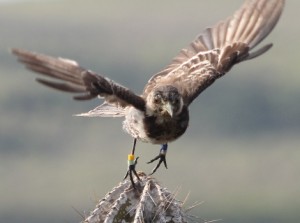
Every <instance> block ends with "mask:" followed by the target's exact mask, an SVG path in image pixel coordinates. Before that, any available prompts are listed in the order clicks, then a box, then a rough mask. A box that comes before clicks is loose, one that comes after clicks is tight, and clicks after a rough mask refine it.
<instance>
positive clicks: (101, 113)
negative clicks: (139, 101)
mask: <svg viewBox="0 0 300 223" xmlns="http://www.w3.org/2000/svg"><path fill="white" fill-rule="evenodd" d="M75 116H82V117H123V116H125V110H124V108H122V107H116V106H114V105H112V104H109V103H107V102H104V103H103V104H102V105H100V106H98V107H96V108H94V109H93V110H91V111H89V112H86V113H81V114H76V115H75Z"/></svg>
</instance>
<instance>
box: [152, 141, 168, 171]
mask: <svg viewBox="0 0 300 223" xmlns="http://www.w3.org/2000/svg"><path fill="white" fill-rule="evenodd" d="M167 149H168V144H167V143H166V144H163V145H162V147H161V148H160V151H159V155H158V156H156V157H155V158H154V159H152V160H150V161H149V162H148V163H153V162H154V161H156V160H158V159H159V161H158V163H157V165H156V167H155V168H154V169H153V170H152V172H151V173H150V175H152V174H154V173H155V172H156V170H157V169H158V168H159V166H160V164H161V163H162V162H164V165H165V167H166V169H168V166H167V161H166V155H167Z"/></svg>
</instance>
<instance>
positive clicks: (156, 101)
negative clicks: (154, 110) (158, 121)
mask: <svg viewBox="0 0 300 223" xmlns="http://www.w3.org/2000/svg"><path fill="white" fill-rule="evenodd" d="M160 100H161V96H160V95H158V94H157V95H155V96H154V100H153V101H154V103H156V104H157V103H159V102H160Z"/></svg>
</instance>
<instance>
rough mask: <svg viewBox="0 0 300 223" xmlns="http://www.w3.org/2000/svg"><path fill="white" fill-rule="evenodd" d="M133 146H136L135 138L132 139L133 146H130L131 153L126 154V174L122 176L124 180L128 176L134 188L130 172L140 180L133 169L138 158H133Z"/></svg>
mask: <svg viewBox="0 0 300 223" xmlns="http://www.w3.org/2000/svg"><path fill="white" fill-rule="evenodd" d="M135 146H136V139H134V141H133V147H132V151H131V154H129V155H128V170H127V172H126V175H125V177H124V180H125V179H126V178H127V177H128V175H129V177H130V181H131V184H132V187H133V188H134V189H135V184H134V181H133V176H132V173H133V174H134V175H135V176H136V178H137V179H138V180H140V178H139V176H138V174H137V172H136V170H135V166H136V164H137V161H138V159H139V157H137V158H135V159H134V151H135Z"/></svg>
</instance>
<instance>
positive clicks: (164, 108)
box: [147, 85, 183, 118]
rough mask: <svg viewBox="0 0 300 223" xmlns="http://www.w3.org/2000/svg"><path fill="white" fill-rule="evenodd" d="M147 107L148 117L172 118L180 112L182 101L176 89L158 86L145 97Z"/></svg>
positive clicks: (169, 86)
mask: <svg viewBox="0 0 300 223" xmlns="http://www.w3.org/2000/svg"><path fill="white" fill-rule="evenodd" d="M147 106H148V108H149V112H148V113H149V114H150V115H152V114H157V115H160V116H164V117H171V118H172V117H173V116H176V115H178V114H179V113H180V112H181V111H182V108H183V99H182V96H181V95H180V93H179V92H178V89H177V88H176V87H173V86H171V85H165V86H159V87H157V88H155V89H154V90H153V91H152V92H151V93H150V94H149V96H148V97H147Z"/></svg>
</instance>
